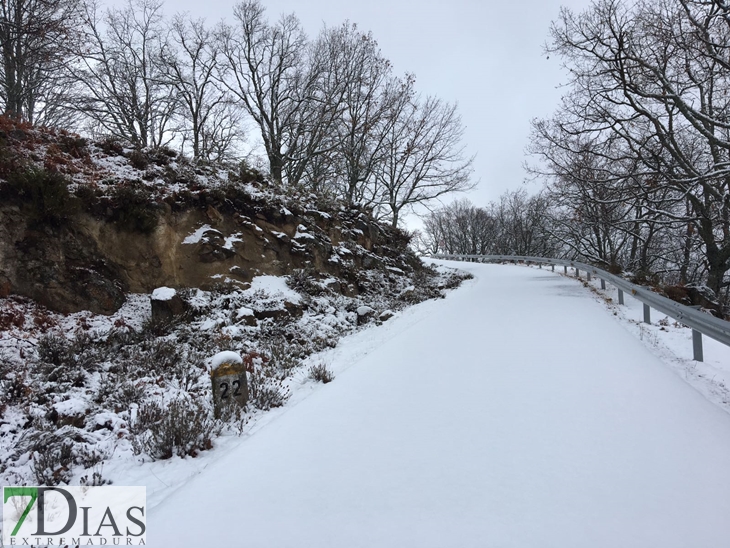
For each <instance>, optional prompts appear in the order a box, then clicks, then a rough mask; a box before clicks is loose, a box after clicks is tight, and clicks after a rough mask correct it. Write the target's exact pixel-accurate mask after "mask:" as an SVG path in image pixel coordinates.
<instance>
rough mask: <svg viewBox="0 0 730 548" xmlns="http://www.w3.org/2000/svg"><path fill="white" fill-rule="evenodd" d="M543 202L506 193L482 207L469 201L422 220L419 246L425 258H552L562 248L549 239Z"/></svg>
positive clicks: (539, 197)
mask: <svg viewBox="0 0 730 548" xmlns="http://www.w3.org/2000/svg"><path fill="white" fill-rule="evenodd" d="M548 210H549V203H548V200H547V199H546V198H545V196H543V195H541V194H538V195H533V196H530V195H528V194H527V192H525V191H524V190H519V191H514V192H506V193H505V194H503V195H502V196H501V197H500V198H499V200H497V201H494V202H491V203H489V204H488V205H487V206H486V207H477V206H475V205H474V204H473V203H471V202H470V201H469V200H467V199H462V200H459V201H455V202H452V203H451V204H449V205H447V206H445V207H442V208H440V209H437V210H435V211H432V212H431V213H429V214H428V215H427V216H426V217H425V218H424V223H423V231H422V232H421V233H420V234H419V238H418V242H417V245H418V247H419V249H420V251H422V252H424V253H433V254H437V253H446V254H466V255H533V256H539V257H553V256H555V255H556V254H559V253H560V252H561V247H560V246H559V245H558V243H557V242H556V240H555V238H553V235H552V232H551V228H552V227H551V226H550V225H549V220H548V217H547V215H546V212H547V211H548Z"/></svg>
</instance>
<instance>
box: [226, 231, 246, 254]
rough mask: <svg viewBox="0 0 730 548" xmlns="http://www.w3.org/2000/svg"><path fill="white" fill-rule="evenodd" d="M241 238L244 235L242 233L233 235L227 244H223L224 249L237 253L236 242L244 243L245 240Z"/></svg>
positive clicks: (228, 238)
mask: <svg viewBox="0 0 730 548" xmlns="http://www.w3.org/2000/svg"><path fill="white" fill-rule="evenodd" d="M241 236H242V234H241V233H240V232H239V233H238V234H232V235H230V236H228V237H227V238H226V241H225V243H224V244H223V247H224V248H226V249H230V250H231V251H235V248H234V247H233V244H234V243H236V242H242V241H243V239H242V238H241Z"/></svg>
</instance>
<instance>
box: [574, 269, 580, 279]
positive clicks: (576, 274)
mask: <svg viewBox="0 0 730 548" xmlns="http://www.w3.org/2000/svg"><path fill="white" fill-rule="evenodd" d="M575 277H576V278H580V270H578V268H577V267H576V269H575Z"/></svg>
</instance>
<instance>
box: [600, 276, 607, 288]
mask: <svg viewBox="0 0 730 548" xmlns="http://www.w3.org/2000/svg"><path fill="white" fill-rule="evenodd" d="M601 289H606V280H604V279H603V278H601Z"/></svg>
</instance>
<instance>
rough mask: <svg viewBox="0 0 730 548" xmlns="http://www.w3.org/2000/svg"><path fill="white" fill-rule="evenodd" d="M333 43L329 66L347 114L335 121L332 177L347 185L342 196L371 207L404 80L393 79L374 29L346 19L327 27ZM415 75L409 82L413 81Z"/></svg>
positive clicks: (331, 135) (334, 110)
mask: <svg viewBox="0 0 730 548" xmlns="http://www.w3.org/2000/svg"><path fill="white" fill-rule="evenodd" d="M325 34H326V35H327V42H328V45H329V48H328V51H329V55H326V56H324V58H325V59H328V62H329V63H328V64H329V70H330V71H332V72H334V73H335V78H336V79H337V80H338V82H337V83H336V84H335V85H334V86H330V87H331V88H332V87H335V88H336V87H337V86H340V87H341V90H342V91H341V92H340V93H338V94H335V95H334V97H336V98H339V97H341V108H337V106H336V105H335V106H333V108H332V112H340V113H341V114H340V115H339V116H337V118H336V119H335V121H334V122H335V123H334V126H333V131H332V132H329V133H330V137H331V138H332V139H333V140H334V144H333V146H332V150H331V153H329V154H327V155H326V156H327V157H328V158H331V159H333V169H332V172H331V174H330V176H331V177H332V178H334V179H336V180H337V181H338V182H339V184H340V185H341V187H342V190H341V195H342V196H343V197H344V199H345V201H346V203H347V204H349V205H369V204H370V203H372V202H373V201H374V200H375V199H376V197H377V191H376V190H375V186H376V182H375V172H376V170H377V166H378V165H379V164H380V163H381V162H382V159H383V149H384V143H385V136H386V135H387V133H388V124H389V123H390V124H392V123H393V118H389V117H388V116H387V115H388V112H389V110H390V109H391V108H392V106H393V102H394V101H395V100H396V96H397V94H398V93H402V87H403V86H404V85H409V84H408V83H406V84H403V83H402V82H401V81H400V80H398V79H396V78H393V77H392V76H391V75H390V74H391V65H390V62H389V61H387V60H386V59H385V58H384V57H383V56H382V55H381V53H380V50H379V48H378V44H377V42H376V41H375V39H374V38H373V36H372V34H370V33H367V34H366V33H362V32H360V31H359V30H358V29H357V26H356V25H351V24H349V23H345V24H344V25H342V26H341V27H339V28H335V29H331V30H329V31H325ZM410 81H411V78H410V77H409V78H408V80H407V82H410Z"/></svg>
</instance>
